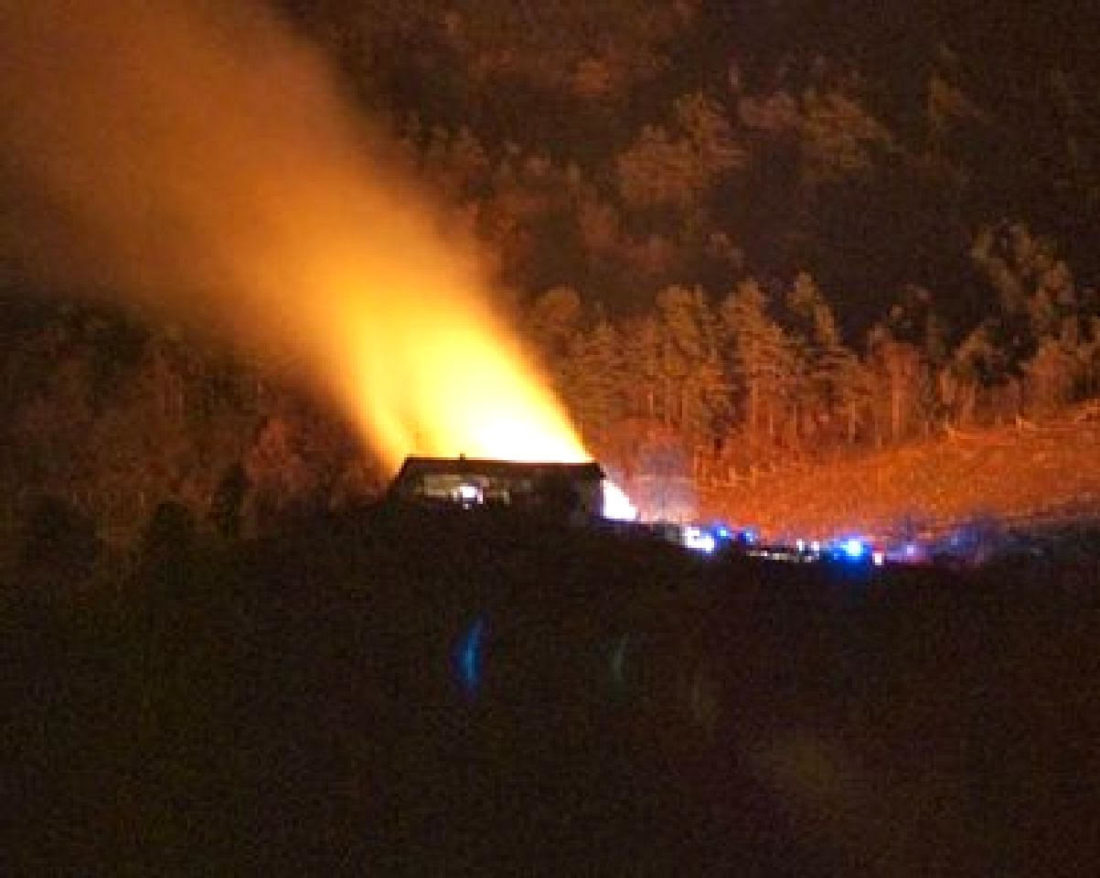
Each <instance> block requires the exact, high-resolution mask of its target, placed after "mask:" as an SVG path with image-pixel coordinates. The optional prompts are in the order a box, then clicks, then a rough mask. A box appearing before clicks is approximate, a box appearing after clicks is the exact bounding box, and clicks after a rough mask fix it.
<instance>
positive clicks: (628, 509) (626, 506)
mask: <svg viewBox="0 0 1100 878" xmlns="http://www.w3.org/2000/svg"><path fill="white" fill-rule="evenodd" d="M603 517H604V518H610V519H613V520H614V521H635V520H637V518H638V508H637V507H636V506H635V505H634V504H633V503H631V502H630V498H629V497H628V496H627V495H626V492H625V491H624V490H623V489H622V488H620V487H619V486H618V485H616V484H615V483H614V482H612V481H609V480H607V479H604V483H603Z"/></svg>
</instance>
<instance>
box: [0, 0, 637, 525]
mask: <svg viewBox="0 0 1100 878" xmlns="http://www.w3.org/2000/svg"><path fill="white" fill-rule="evenodd" d="M11 2H13V0H0V8H2V7H3V6H6V5H8V4H10V3H11ZM17 6H19V7H20V8H19V11H18V14H15V15H7V16H0V49H3V50H4V51H5V53H6V59H5V60H6V62H7V63H6V65H5V76H4V77H0V138H2V142H0V148H3V149H4V150H5V162H6V164H5V168H4V169H0V170H4V173H3V174H0V208H2V209H0V218H2V217H4V216H5V215H6V216H7V217H8V218H9V220H10V218H13V217H14V221H13V222H12V221H8V222H7V223H6V224H5V223H4V222H0V256H8V257H10V258H11V260H12V262H13V263H14V264H17V265H18V266H19V267H20V270H21V271H22V272H23V273H25V274H26V275H28V276H31V277H35V278H37V279H38V280H39V281H44V282H45V283H46V284H48V285H57V286H62V287H65V288H70V289H71V288H74V287H78V288H81V289H93V290H98V291H99V293H98V294H99V295H104V296H113V297H119V298H123V299H124V300H126V301H127V302H129V303H131V304H134V305H138V306H141V307H144V308H149V307H151V308H154V309H156V310H158V311H160V312H162V313H164V314H167V315H168V316H170V317H171V318H173V319H180V320H184V321H187V322H189V323H192V324H194V325H197V326H199V327H202V328H205V329H207V330H208V331H211V332H217V333H220V334H222V335H228V336H230V337H232V338H234V339H235V340H237V341H238V342H239V343H242V344H245V345H247V346H248V347H250V348H251V349H253V350H255V351H257V352H259V353H260V354H261V355H262V356H263V357H265V358H267V359H268V360H269V361H271V362H275V363H278V364H280V366H283V367H285V368H290V369H292V370H296V371H297V372H299V373H300V374H303V375H305V376H307V377H308V378H309V379H311V380H312V381H313V382H314V384H315V385H316V386H317V387H318V388H319V389H321V390H323V391H324V392H326V393H328V394H329V395H330V396H332V397H333V398H335V399H336V400H338V401H339V403H340V404H341V405H342V406H343V408H344V410H345V411H346V412H347V413H348V415H349V416H350V417H351V418H352V419H353V420H354V422H355V423H356V424H358V425H359V427H360V428H361V430H362V432H363V435H364V437H365V438H366V440H367V441H368V442H369V444H370V445H371V446H373V448H374V449H375V450H376V451H377V453H378V454H379V456H380V457H381V459H382V460H383V461H384V462H385V464H387V465H388V466H390V467H391V468H395V467H396V466H397V465H398V464H399V462H400V461H401V459H402V458H403V457H404V456H405V455H406V454H409V453H413V452H415V453H420V454H429V455H446V456H455V455H459V454H466V455H469V456H471V457H496V458H507V459H512V460H530V461H561V462H579V461H584V460H587V459H589V457H590V455H588V454H587V453H586V451H585V449H584V447H583V445H582V444H581V441H580V439H579V438H578V436H577V434H576V432H575V431H574V429H573V427H572V426H571V424H570V423H569V420H568V418H567V417H566V415H565V414H564V412H563V410H562V409H561V407H560V406H559V404H558V402H557V401H556V400H555V399H554V397H553V395H552V394H551V393H550V392H549V391H548V389H547V386H546V384H545V382H544V381H543V380H542V379H541V378H540V376H539V375H538V374H537V372H536V371H535V370H534V369H533V368H532V367H531V365H530V364H529V362H527V361H526V360H525V358H524V357H523V355H522V353H521V352H520V350H519V349H518V347H517V346H516V343H515V341H514V338H513V336H512V334H511V333H510V332H509V330H508V329H507V327H506V325H505V323H504V322H502V320H501V319H500V318H499V317H498V316H497V315H496V314H495V313H494V312H493V311H492V309H491V308H490V307H489V304H488V303H489V297H488V295H487V289H486V283H485V278H484V277H483V275H482V272H481V270H480V269H479V266H478V265H477V263H476V260H475V259H474V258H473V256H472V255H471V254H474V253H475V252H476V247H475V246H474V244H473V242H472V240H471V239H470V238H468V237H467V236H466V235H464V234H462V233H460V232H459V231H457V230H456V229H455V228H454V225H455V224H454V223H453V222H448V221H447V220H445V219H443V218H441V217H440V216H439V215H438V214H437V212H436V211H434V210H433V209H432V207H431V205H430V201H429V199H428V198H426V197H425V196H424V194H423V193H421V192H419V191H418V190H417V189H416V187H415V186H414V185H413V184H412V183H411V182H410V181H411V178H412V175H411V174H410V173H409V172H408V170H407V169H405V168H404V167H403V165H402V162H401V160H400V159H399V158H398V157H397V155H396V154H397V153H398V152H399V150H397V149H396V148H395V147H394V146H393V145H392V144H387V143H386V142H385V138H383V137H380V136H379V135H378V134H377V132H372V131H371V130H369V129H365V127H364V125H363V122H362V120H361V119H360V118H359V117H358V115H357V114H356V113H355V112H353V111H351V110H350V109H349V107H348V106H346V104H345V102H344V101H343V100H342V99H341V98H340V94H339V91H340V89H339V87H338V84H337V83H336V82H335V81H334V80H333V79H332V77H331V73H330V71H329V70H328V69H327V67H326V65H325V63H324V61H323V59H321V58H320V57H319V55H318V53H316V52H315V51H314V50H313V49H312V48H311V47H310V46H309V45H308V44H306V43H305V42H303V41H302V40H301V39H299V38H298V37H296V36H295V35H294V34H293V33H292V32H291V31H290V29H289V28H287V27H286V26H285V25H284V24H283V23H282V22H280V21H279V20H278V19H277V18H276V17H275V16H274V15H273V14H272V13H271V12H270V10H269V9H268V8H267V7H265V6H260V5H258V4H255V3H251V2H248V0H239V2H237V3H235V4H229V5H225V4H211V3H184V2H180V0H101V2H98V3H95V4H80V3H72V2H70V0H35V2H33V3H25V4H17ZM104 291H106V292H104ZM620 495H621V492H618V493H614V492H613V493H612V496H613V498H614V501H615V502H614V504H613V510H612V511H614V512H616V513H618V514H621V513H622V512H624V511H625V510H624V509H623V506H622V501H623V500H625V497H622V496H620Z"/></svg>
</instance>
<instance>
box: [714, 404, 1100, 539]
mask: <svg viewBox="0 0 1100 878" xmlns="http://www.w3.org/2000/svg"><path fill="white" fill-rule="evenodd" d="M1092 411H1096V409H1093V410H1092ZM1087 415H1088V412H1086V410H1078V411H1076V412H1074V413H1072V414H1070V415H1067V416H1066V417H1064V418H1061V419H1058V420H1052V421H1046V422H1040V423H1034V424H1031V423H1028V424H1025V425H1023V426H1020V427H1016V426H1012V427H1003V428H997V429H990V430H983V431H980V432H979V431H974V432H966V433H956V434H954V435H952V436H950V437H947V438H939V439H933V440H928V441H924V442H918V443H913V444H911V445H907V446H904V447H901V448H894V449H890V450H887V451H883V452H880V453H877V454H872V455H869V456H866V457H861V458H858V459H852V460H848V461H840V462H836V463H830V464H820V465H813V466H807V467H805V468H801V469H799V470H796V471H792V470H788V471H784V472H779V473H774V474H770V475H764V476H760V477H758V478H757V479H756V480H755V482H754V483H751V484H750V483H747V482H746V483H743V484H741V485H739V486H737V487H736V488H733V489H724V490H720V491H709V492H705V493H704V494H703V496H702V498H701V507H702V509H703V511H704V512H705V513H706V514H709V515H717V516H721V517H723V518H726V519H728V520H730V521H733V522H741V523H754V524H756V525H758V526H760V527H761V528H763V529H764V531H765V532H766V533H768V534H773V535H777V534H782V533H803V534H822V535H828V534H832V533H835V532H836V531H838V530H849V529H860V530H863V531H867V532H881V531H885V532H890V531H893V530H896V529H898V528H899V527H901V526H903V525H904V524H905V523H906V521H907V520H908V521H911V522H914V523H920V524H925V525H933V526H936V525H944V524H948V523H951V522H957V521H960V520H965V519H970V518H974V517H978V516H995V517H997V518H999V519H1036V518H1045V517H1048V516H1054V515H1060V514H1066V513H1073V514H1087V515H1090V516H1094V515H1096V514H1097V513H1100V417H1096V416H1092V417H1089V416H1087Z"/></svg>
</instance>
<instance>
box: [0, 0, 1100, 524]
mask: <svg viewBox="0 0 1100 878" xmlns="http://www.w3.org/2000/svg"><path fill="white" fill-rule="evenodd" d="M856 5H857V6H858V5H860V4H856ZM866 5H867V6H868V7H870V4H866ZM888 5H889V6H891V7H896V8H893V13H896V14H884V13H881V11H880V12H878V13H876V14H875V15H873V16H865V18H866V19H867V20H866V21H863V22H862V25H861V27H860V28H859V29H858V30H856V29H854V28H852V27H851V22H852V20H853V19H854V18H856V17H858V12H853V11H852V9H851V7H850V6H846V7H845V10H846V11H845V12H843V13H842V12H840V11H839V10H834V9H833V5H832V4H817V3H812V2H806V0H803V2H796V0H790V2H776V3H771V4H753V5H752V7H751V9H750V7H744V11H738V10H739V8H740V7H738V6H736V5H735V4H726V3H707V2H702V0H683V2H677V3H668V4H665V3H653V2H646V0H612V2H604V3H600V4H590V3H587V2H579V0H578V2H573V0H570V2H562V3H556V4H552V5H551V4H531V3H503V2H490V3H476V4H475V3H463V2H447V0H416V2H413V3H406V2H391V0H371V2H351V0H313V2H307V0H282V3H281V7H282V11H283V13H285V15H286V16H287V17H288V19H289V20H290V21H292V22H293V25H294V27H295V28H297V29H299V30H300V31H301V32H303V33H305V34H306V35H308V36H309V38H310V39H312V40H314V41H316V42H317V43H318V44H319V45H320V46H321V47H322V49H323V50H324V52H325V53H326V54H327V55H328V56H329V57H331V58H333V59H334V60H335V61H336V63H337V65H338V67H339V70H340V75H341V79H340V82H341V85H342V87H343V88H345V89H346V91H347V92H348V93H349V94H350V95H352V96H353V98H354V100H355V102H356V104H357V106H358V107H359V108H361V110H362V113H363V116H364V118H370V119H375V120H377V119H383V120H385V126H386V128H387V129H388V132H389V133H390V134H391V135H392V136H393V137H394V139H395V140H396V141H397V142H398V143H399V144H400V147H401V150H400V151H401V153H402V156H401V159H402V161H403V162H405V163H406V164H407V165H409V166H411V167H413V168H415V170H416V175H417V176H418V177H419V179H420V180H421V181H422V182H423V184H424V185H425V186H426V188H427V189H428V190H429V191H431V192H433V193H435V194H436V195H437V196H438V198H439V199H440V200H441V201H442V202H443V203H444V204H445V210H446V212H447V218H448V222H449V223H452V224H453V225H454V227H455V228H456V229H461V230H462V232H463V233H465V234H470V235H472V236H473V237H474V238H475V239H476V240H477V241H478V242H480V245H481V246H482V248H483V250H484V252H485V253H487V254H489V257H490V259H491V261H492V270H493V274H494V278H493V279H494V281H495V284H496V286H497V287H498V288H499V289H502V290H505V291H506V293H504V294H502V295H501V301H499V302H498V303H497V304H498V305H499V307H500V308H501V309H504V310H505V311H507V312H508V313H509V314H510V315H511V316H512V319H513V321H514V322H515V324H516V325H517V326H518V327H519V328H520V330H521V332H522V334H523V336H524V338H525V339H526V341H527V343H528V344H529V346H530V348H531V349H532V350H533V351H534V352H535V355H536V357H537V359H538V361H539V362H540V363H541V365H542V367H543V369H544V371H545V373H546V374H547V375H548V376H549V378H550V379H551V381H552V383H553V386H554V388H555V389H556V391H557V392H558V393H559V395H560V397H561V398H562V400H563V401H564V402H565V404H566V406H567V408H568V410H569V412H570V413H571V414H572V416H573V418H574V420H575V423H576V424H577V425H578V428H579V430H580V432H581V434H582V437H583V439H584V442H585V445H586V447H588V448H590V449H592V450H593V451H594V452H595V453H596V454H597V456H598V457H599V458H600V459H601V460H602V461H604V462H605V463H606V464H607V465H608V467H609V468H610V469H612V470H613V471H614V472H616V473H627V474H630V473H636V472H640V471H645V470H647V468H653V467H658V466H660V467H666V468H669V471H673V472H675V473H677V474H681V475H686V476H691V477H692V478H694V479H695V480H696V482H697V483H698V484H700V485H701V486H710V487H713V486H719V487H720V486H721V485H723V484H726V483H728V482H729V481H730V480H731V479H735V478H736V477H737V476H738V474H743V473H745V472H749V471H751V470H752V469H753V468H754V467H761V466H765V465H767V466H771V465H777V464H779V465H781V464H782V463H783V462H785V461H792V460H794V461H805V460H815V461H827V460H830V459H835V458H837V457H845V458H850V457H852V456H858V455H860V454H863V453H866V452H869V451H872V450H879V449H883V448H888V447H891V446H896V445H901V444H904V443H907V442H911V441H913V440H916V439H923V438H928V437H934V436H942V435H949V434H951V433H952V431H963V430H970V429H975V428H978V427H982V426H989V425H995V424H1011V423H1029V422H1033V421H1037V420H1040V419H1042V418H1045V417H1047V416H1050V415H1052V414H1056V413H1058V412H1059V411H1062V410H1064V409H1066V408H1067V407H1068V406H1071V405H1073V404H1075V403H1078V402H1080V401H1082V400H1086V399H1089V398H1092V397H1095V396H1096V395H1097V393H1098V392H1100V297H1098V295H1097V292H1096V289H1095V283H1096V274H1097V269H1098V265H1097V263H1096V254H1097V253H1100V248H1098V247H1097V243H1098V241H1097V229H1100V224H1098V223H1097V219H1100V156H1098V155H1097V149H1098V148H1100V137H1097V136H1096V135H1097V134H1098V133H1100V132H1098V130H1097V127H1098V124H1100V122H1098V120H1100V106H1097V92H1096V89H1095V88H1094V84H1095V81H1096V77H1095V74H1096V72H1097V71H1096V69H1095V68H1096V66H1097V64H1098V63H1100V61H1098V60H1097V57H1096V56H1095V53H1092V52H1091V47H1090V46H1086V45H1085V39H1084V37H1083V36H1081V34H1082V33H1083V32H1084V31H1086V30H1087V28H1085V29H1083V28H1079V27H1077V26H1076V24H1075V23H1074V22H1073V21H1068V20H1065V19H1063V18H1061V17H1059V15H1058V13H1057V9H1058V8H1059V7H1057V5H1055V6H1053V7H1051V8H1050V11H1048V12H1043V11H1035V10H1032V9H1030V8H1026V9H1025V7H1026V4H1022V3H1018V4H1011V3H1010V4H1000V5H999V6H998V11H997V12H996V13H994V12H992V11H985V10H982V9H972V8H971V6H973V4H961V3H960V4H954V5H952V4H926V5H924V6H920V7H919V8H911V5H910V4H902V3H894V4H888ZM875 8H876V9H877V8H878V7H875ZM1025 11H1026V13H1027V15H1028V16H1030V17H1031V19H1032V20H1031V21H1030V23H1029V24H1028V25H1027V27H1024V24H1023V16H1024V13H1025ZM992 15H997V16H1000V17H1001V18H1002V19H1003V21H1002V22H1001V23H1002V24H1003V25H1004V26H1003V27H1001V28H1000V29H994V30H990V28H989V24H990V22H989V21H988V20H987V19H988V17H989V16H992ZM1044 16H1046V17H1044ZM872 19H873V20H872ZM1040 19H1041V20H1040ZM876 22H877V23H876ZM990 33H994V34H1000V36H994V37H990ZM300 170H301V172H302V173H303V174H308V172H309V169H308V168H303V169H300ZM0 283H2V288H3V289H2V291H3V299H4V301H3V309H2V312H0V320H2V330H0V331H2V333H3V344H2V353H0V375H2V383H0V392H2V394H3V408H4V412H5V417H4V419H3V422H2V424H0V443H2V444H3V446H4V447H5V448H6V449H7V451H6V453H5V454H4V455H3V456H2V457H0V485H2V491H0V494H2V496H3V498H4V500H3V508H2V509H0V517H2V521H0V526H2V527H3V529H4V531H5V532H6V533H8V534H12V533H14V532H16V530H17V529H18V528H19V527H22V526H24V523H25V521H26V520H27V517H28V515H29V514H30V513H29V512H28V510H31V509H33V508H34V507H35V505H36V504H41V503H43V502H47V501H48V502H53V503H54V506H53V507H50V508H53V509H54V512H53V514H55V515H61V514H62V513H61V512H58V511H57V510H58V509H59V508H60V507H61V506H64V507H65V508H66V511H65V513H64V514H65V515H70V516H73V519H72V520H73V522H78V521H79V522H83V523H84V525H85V526H87V527H88V528H90V529H92V530H94V531H95V533H96V534H98V538H99V539H101V540H103V541H105V542H106V543H107V544H109V545H114V546H126V545H130V544H132V543H133V542H134V541H135V540H136V539H137V538H138V537H139V536H140V534H141V533H142V532H143V531H144V530H145V529H146V527H147V526H148V523H149V521H150V519H151V517H152V516H153V514H154V511H155V510H156V509H157V508H158V507H159V506H160V505H161V504H162V503H164V502H165V501H171V502H173V503H175V504H178V507H177V508H178V509H179V510H182V513H185V514H187V515H189V516H191V517H192V518H193V521H194V522H195V524H196V526H198V527H199V528H201V529H204V530H206V531H209V532H210V533H212V534H221V535H223V536H224V537H226V538H232V537H234V536H237V535H239V534H241V533H250V532H251V533H254V532H257V531H263V530H264V529H265V528H269V527H271V526H273V523H275V522H278V521H281V520H286V518H287V517H288V516H294V515H297V514H301V513H307V512H312V511H317V510H321V509H330V508H333V507H334V506H339V505H341V504H346V503H349V502H354V501H355V500H357V499H362V498H365V497H370V496H371V495H373V494H375V493H377V491H378V490H379V489H380V488H381V486H382V485H383V484H384V482H385V479H386V477H387V475H388V473H387V472H386V470H385V468H384V467H383V466H381V465H380V464H376V463H372V462H371V461H370V459H369V458H364V451H363V449H362V447H361V445H360V443H359V442H358V441H357V439H356V438H355V434H354V431H353V430H352V429H351V428H350V427H349V426H348V425H347V424H345V423H344V422H343V421H342V419H341V417H340V416H339V415H338V414H337V413H336V411H335V410H330V409H329V408H328V407H327V405H326V404H325V403H323V402H320V401H318V400H317V399H315V398H313V397H312V396H311V394H310V393H309V391H308V389H307V388H304V387H301V386H299V385H297V384H296V383H295V381H293V380H291V379H288V378H287V377H286V375H284V374H282V373H281V372H280V370H279V368H278V367H277V366H273V365H272V364H271V363H270V362H264V363H262V364H261V363H259V362H257V361H255V360H254V359H252V358H251V357H250V355H249V354H248V353H247V352H245V351H241V350H232V349H229V348H227V347H224V346H219V345H216V344H214V343H211V342H209V341H208V340H207V339H205V338H199V337H198V336H196V335H195V334H194V333H193V332H192V331H191V329H189V328H187V327H184V326H177V325H170V324H166V323H165V322H164V321H163V320H162V319H160V318H159V317H158V318H153V317H150V318H148V319H144V318H142V317H141V316H140V315H136V314H134V313H133V312H129V311H127V312H123V311H121V310H117V309H115V308H113V307H107V306H102V305H95V306H92V305H88V304H77V303H78V302H82V301H83V300H84V296H83V294H84V292H85V291H84V290H80V289H56V288H55V289H51V290H48V291H47V292H49V293H51V294H52V295H51V296H49V297H41V296H35V297H28V296H27V295H26V293H27V292H28V291H30V292H36V293H37V292H42V291H41V290H29V289H28V288H29V287H31V286H33V285H34V282H33V281H30V280H28V279H26V278H25V277H23V276H22V275H21V272H20V266H19V265H18V263H16V262H12V263H10V264H4V263H0ZM49 498H52V500H51V499H49ZM43 514H45V513H43ZM32 517H33V516H32ZM74 527H75V524H74ZM76 529H79V528H76Z"/></svg>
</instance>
